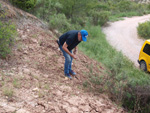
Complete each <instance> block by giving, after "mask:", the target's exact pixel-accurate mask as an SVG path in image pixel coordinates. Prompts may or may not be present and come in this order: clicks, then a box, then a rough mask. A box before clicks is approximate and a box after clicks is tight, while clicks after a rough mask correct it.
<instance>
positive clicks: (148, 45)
mask: <svg viewBox="0 0 150 113" xmlns="http://www.w3.org/2000/svg"><path fill="white" fill-rule="evenodd" d="M138 63H139V64H140V68H141V69H142V70H143V71H149V72H150V39H149V40H146V41H145V42H144V44H143V46H142V48H141V51H140V54H139V59H138Z"/></svg>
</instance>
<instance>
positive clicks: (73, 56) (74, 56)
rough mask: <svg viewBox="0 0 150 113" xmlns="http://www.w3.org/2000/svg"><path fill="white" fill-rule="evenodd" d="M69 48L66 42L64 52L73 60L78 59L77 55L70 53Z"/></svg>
mask: <svg viewBox="0 0 150 113" xmlns="http://www.w3.org/2000/svg"><path fill="white" fill-rule="evenodd" d="M67 47H68V45H67V44H66V42H65V43H64V45H63V47H62V48H63V50H64V51H65V52H67V53H68V54H69V55H70V56H71V57H72V58H73V59H77V57H76V55H75V54H72V53H70V51H69V50H68V49H67Z"/></svg>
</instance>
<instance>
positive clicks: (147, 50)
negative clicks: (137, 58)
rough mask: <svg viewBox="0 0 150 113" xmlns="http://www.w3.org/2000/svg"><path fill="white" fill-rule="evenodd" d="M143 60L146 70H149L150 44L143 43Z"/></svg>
mask: <svg viewBox="0 0 150 113" xmlns="http://www.w3.org/2000/svg"><path fill="white" fill-rule="evenodd" d="M143 52H144V57H145V60H146V61H145V62H146V65H147V70H148V71H150V44H148V43H147V44H145V47H144V48H143Z"/></svg>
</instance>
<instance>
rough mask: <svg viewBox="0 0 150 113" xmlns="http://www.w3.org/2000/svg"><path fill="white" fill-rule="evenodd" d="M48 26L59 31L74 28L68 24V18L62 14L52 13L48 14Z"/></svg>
mask: <svg viewBox="0 0 150 113" xmlns="http://www.w3.org/2000/svg"><path fill="white" fill-rule="evenodd" d="M49 20H50V22H49V28H50V29H58V30H59V31H60V32H66V31H68V30H71V29H74V28H73V26H71V24H70V20H69V19H67V18H66V16H65V15H64V14H54V15H53V16H50V19H49Z"/></svg>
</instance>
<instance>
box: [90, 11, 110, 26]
mask: <svg viewBox="0 0 150 113" xmlns="http://www.w3.org/2000/svg"><path fill="white" fill-rule="evenodd" d="M109 14H110V13H109V12H108V11H94V10H93V11H91V16H92V23H93V24H94V25H101V26H102V25H104V24H105V23H106V22H107V21H108V20H109Z"/></svg>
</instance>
